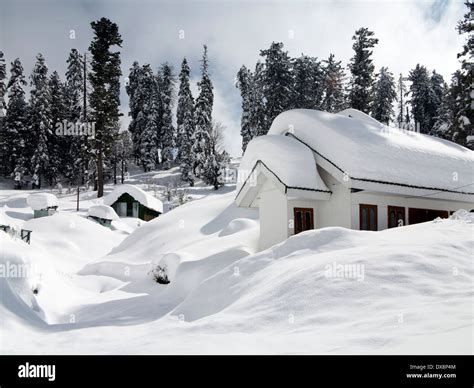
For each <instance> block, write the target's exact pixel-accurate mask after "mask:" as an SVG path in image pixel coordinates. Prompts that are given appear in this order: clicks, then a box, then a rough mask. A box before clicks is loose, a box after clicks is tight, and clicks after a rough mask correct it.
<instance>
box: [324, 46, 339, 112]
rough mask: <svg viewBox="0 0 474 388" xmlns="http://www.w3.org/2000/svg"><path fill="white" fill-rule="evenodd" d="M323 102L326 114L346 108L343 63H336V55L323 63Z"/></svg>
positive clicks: (332, 55)
mask: <svg viewBox="0 0 474 388" xmlns="http://www.w3.org/2000/svg"><path fill="white" fill-rule="evenodd" d="M323 63H324V68H323V72H324V75H323V77H324V78H323V100H322V103H321V109H323V110H325V111H326V112H339V111H341V110H342V109H344V107H345V99H344V78H345V74H344V70H343V68H342V66H341V61H336V60H335V58H334V54H330V55H329V58H328V59H327V60H324V61H323Z"/></svg>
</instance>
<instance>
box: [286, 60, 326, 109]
mask: <svg viewBox="0 0 474 388" xmlns="http://www.w3.org/2000/svg"><path fill="white" fill-rule="evenodd" d="M292 73H293V80H294V81H293V90H292V92H293V93H292V98H291V104H292V107H293V108H296V109H299V108H303V109H318V108H320V105H321V98H322V94H323V87H322V86H323V85H322V80H323V71H322V68H321V63H320V62H319V61H318V60H317V58H314V57H309V56H307V55H303V54H302V55H301V56H300V57H298V58H295V59H293V69H292Z"/></svg>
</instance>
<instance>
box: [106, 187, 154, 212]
mask: <svg viewBox="0 0 474 388" xmlns="http://www.w3.org/2000/svg"><path fill="white" fill-rule="evenodd" d="M104 203H105V204H106V205H109V206H111V207H112V208H113V209H114V210H115V212H116V213H117V215H118V216H119V217H134V218H139V219H141V220H143V221H150V220H152V219H154V218H156V217H158V216H159V215H160V214H162V213H163V203H162V202H161V201H160V200H159V199H157V198H155V197H153V196H152V195H150V194H148V193H146V192H145V191H143V190H142V189H140V188H138V187H136V186H133V185H120V186H118V187H117V188H116V189H115V190H114V191H113V192H112V193H111V194H109V195H108V196H107V197H105V198H104Z"/></svg>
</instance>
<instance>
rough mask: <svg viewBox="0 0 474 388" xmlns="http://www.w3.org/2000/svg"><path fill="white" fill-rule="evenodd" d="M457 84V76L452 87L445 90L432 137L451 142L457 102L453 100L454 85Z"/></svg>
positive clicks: (454, 77) (454, 76)
mask: <svg viewBox="0 0 474 388" xmlns="http://www.w3.org/2000/svg"><path fill="white" fill-rule="evenodd" d="M455 82H456V75H453V79H452V83H451V86H450V87H445V88H444V93H443V96H442V98H441V102H440V105H439V106H438V110H437V112H438V114H437V116H436V121H435V123H434V125H433V128H432V131H431V133H432V135H433V136H436V137H440V138H442V139H447V140H451V138H452V133H451V132H450V128H451V125H452V124H453V122H454V112H453V109H454V105H455V101H454V99H453V90H454V89H455V88H454V87H453V85H454V84H455Z"/></svg>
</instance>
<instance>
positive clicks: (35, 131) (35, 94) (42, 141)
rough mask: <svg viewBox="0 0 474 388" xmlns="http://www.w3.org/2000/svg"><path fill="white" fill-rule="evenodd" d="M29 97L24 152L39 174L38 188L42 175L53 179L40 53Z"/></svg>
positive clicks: (48, 104) (47, 89) (48, 94)
mask: <svg viewBox="0 0 474 388" xmlns="http://www.w3.org/2000/svg"><path fill="white" fill-rule="evenodd" d="M31 87H32V89H31V99H30V116H29V126H28V132H29V133H30V134H31V137H30V141H29V142H28V143H29V144H28V146H27V147H26V155H27V156H30V155H31V163H30V166H31V167H30V171H31V173H32V174H35V175H37V176H38V177H39V187H38V188H40V187H41V182H42V177H46V178H47V179H48V182H49V184H52V183H53V180H54V179H55V178H56V171H54V168H53V166H52V164H51V157H52V151H53V150H52V149H51V147H52V144H51V143H50V139H51V137H52V133H53V122H52V114H51V90H50V85H49V79H48V67H47V66H46V63H45V59H44V57H43V55H42V54H38V55H37V56H36V64H35V66H34V68H33V72H32V74H31Z"/></svg>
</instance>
